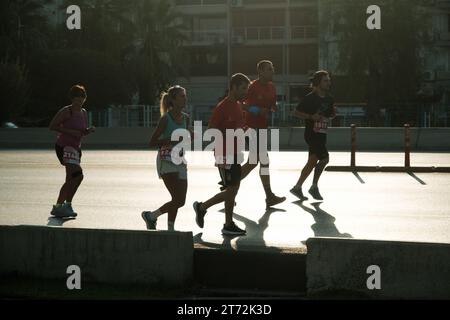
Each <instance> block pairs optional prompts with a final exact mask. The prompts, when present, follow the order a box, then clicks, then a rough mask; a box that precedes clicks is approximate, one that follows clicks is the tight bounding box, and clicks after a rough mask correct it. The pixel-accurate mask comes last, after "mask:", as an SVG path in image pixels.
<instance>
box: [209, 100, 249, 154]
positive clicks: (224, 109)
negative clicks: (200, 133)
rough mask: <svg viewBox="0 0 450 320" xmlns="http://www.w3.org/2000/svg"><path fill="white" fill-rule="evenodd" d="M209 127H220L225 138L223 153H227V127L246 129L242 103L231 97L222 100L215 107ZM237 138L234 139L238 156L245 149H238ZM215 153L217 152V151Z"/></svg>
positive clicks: (235, 151) (235, 152)
mask: <svg viewBox="0 0 450 320" xmlns="http://www.w3.org/2000/svg"><path fill="white" fill-rule="evenodd" d="M209 127H210V128H216V129H219V130H220V131H221V132H222V138H223V155H227V154H231V152H230V153H227V149H226V145H227V144H226V129H234V130H236V129H245V121H244V117H243V111H242V105H241V103H240V102H239V101H232V100H231V99H230V98H229V97H226V98H225V99H224V100H222V101H221V102H220V103H219V104H218V105H217V107H215V108H214V110H213V113H212V116H211V119H210V120H209ZM237 147H238V146H237V140H236V139H234V152H233V155H234V156H236V155H238V154H239V153H240V152H242V151H243V150H237V149H238V148H237ZM215 155H217V154H216V152H215Z"/></svg>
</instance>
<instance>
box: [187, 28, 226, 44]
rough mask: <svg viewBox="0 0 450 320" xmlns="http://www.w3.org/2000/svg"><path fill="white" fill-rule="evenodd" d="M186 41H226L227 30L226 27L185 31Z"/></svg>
mask: <svg viewBox="0 0 450 320" xmlns="http://www.w3.org/2000/svg"><path fill="white" fill-rule="evenodd" d="M183 34H184V35H185V36H186V41H192V42H214V43H225V42H226V41H227V31H226V30H224V29H215V30H214V29H213V30H204V31H203V30H194V31H183Z"/></svg>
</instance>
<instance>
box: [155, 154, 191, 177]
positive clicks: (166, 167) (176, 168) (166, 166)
mask: <svg viewBox="0 0 450 320" xmlns="http://www.w3.org/2000/svg"><path fill="white" fill-rule="evenodd" d="M156 169H157V171H158V177H159V178H160V179H162V176H163V175H165V174H167V173H178V179H181V180H187V166H186V164H185V163H182V164H178V165H177V164H174V163H173V162H172V161H170V160H161V158H160V156H159V154H158V156H157V157H156Z"/></svg>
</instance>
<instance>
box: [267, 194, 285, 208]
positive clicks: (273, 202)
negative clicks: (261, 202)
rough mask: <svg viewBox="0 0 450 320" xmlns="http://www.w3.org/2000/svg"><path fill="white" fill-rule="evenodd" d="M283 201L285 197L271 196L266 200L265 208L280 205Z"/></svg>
mask: <svg viewBox="0 0 450 320" xmlns="http://www.w3.org/2000/svg"><path fill="white" fill-rule="evenodd" d="M285 200H286V197H277V196H276V195H274V194H272V195H271V196H270V197H269V198H267V199H266V207H267V208H269V207H271V206H274V205H277V204H279V203H282V202H283V201H285Z"/></svg>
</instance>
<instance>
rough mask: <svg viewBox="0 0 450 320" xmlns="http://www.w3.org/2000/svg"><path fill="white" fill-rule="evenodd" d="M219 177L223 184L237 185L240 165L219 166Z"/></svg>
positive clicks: (239, 180) (226, 185) (239, 177)
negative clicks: (227, 167) (226, 167)
mask: <svg viewBox="0 0 450 320" xmlns="http://www.w3.org/2000/svg"><path fill="white" fill-rule="evenodd" d="M219 173H220V178H221V179H222V184H223V186H224V187H225V188H226V187H230V186H237V185H239V183H240V182H241V165H240V164H232V165H231V168H229V169H225V168H223V167H219Z"/></svg>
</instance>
